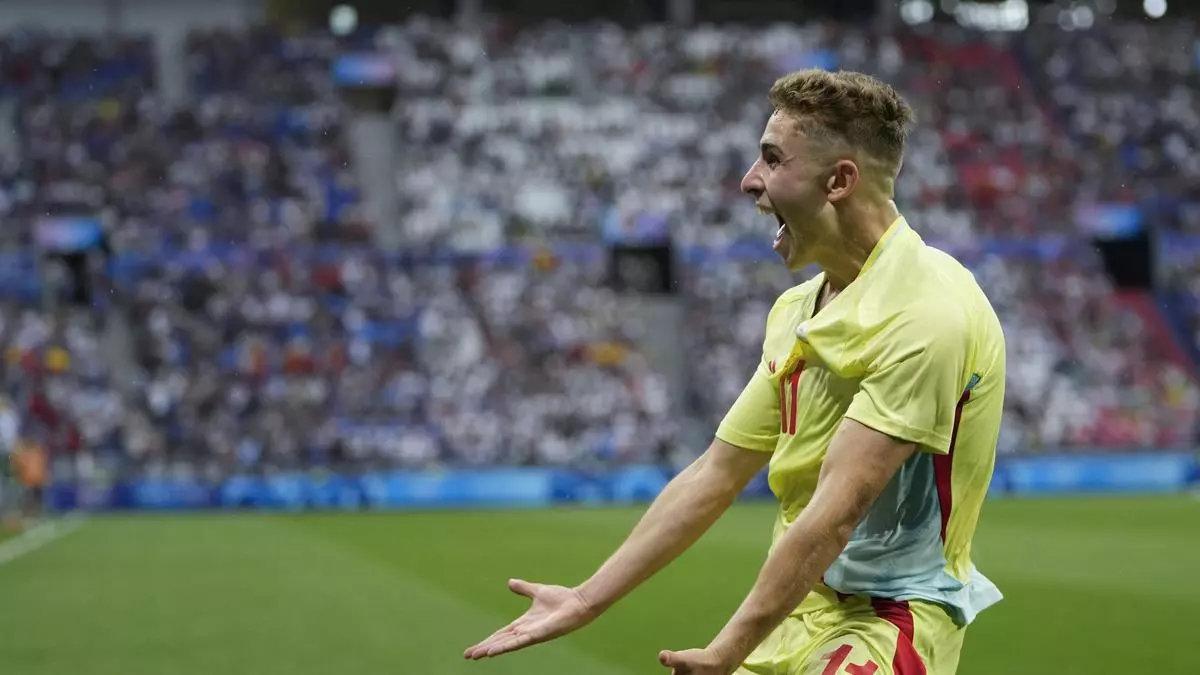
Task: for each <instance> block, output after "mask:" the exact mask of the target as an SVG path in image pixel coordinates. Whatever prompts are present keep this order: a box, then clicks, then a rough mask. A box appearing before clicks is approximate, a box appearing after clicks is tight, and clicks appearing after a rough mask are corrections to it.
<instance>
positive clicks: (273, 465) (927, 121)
mask: <svg viewBox="0 0 1200 675" xmlns="http://www.w3.org/2000/svg"><path fill="white" fill-rule="evenodd" d="M1128 31H1134V32H1136V30H1135V29H1133V28H1126V27H1116V28H1106V29H1103V30H1101V29H1097V30H1094V31H1091V32H1088V33H1087V34H1083V33H1080V34H1077V35H1075V34H1070V35H1066V36H1065V37H1062V39H1061V41H1060V40H1059V39H1058V37H1056V36H1062V35H1063V34H1060V33H1058V32H1053V33H1051V32H1047V31H1046V30H1043V29H1036V30H1031V31H1028V32H1027V33H1025V34H1022V35H1021V36H1017V37H1004V38H997V37H990V36H982V35H980V34H977V33H967V32H965V31H962V30H961V29H958V28H953V27H946V26H937V27H936V28H930V27H925V28H923V29H903V30H901V31H898V32H895V33H880V32H877V31H876V30H875V29H872V28H860V27H850V26H837V25H818V24H814V25H809V26H774V27H770V28H766V29H762V28H750V27H739V26H720V27H712V26H706V27H698V28H693V29H686V30H684V29H678V28H668V27H663V26H646V27H640V28H632V29H626V28H620V27H617V26H614V25H608V24H588V25H578V26H567V25H561V24H554V23H546V24H542V25H539V26H533V27H525V28H522V29H519V30H518V29H516V28H514V27H513V26H511V25H509V24H507V23H505V22H502V21H496V22H488V23H485V24H482V25H481V26H478V27H475V28H463V27H460V26H454V25H451V24H448V23H443V22H437V21H431V20H426V19H414V20H411V21H410V22H408V23H406V24H404V25H402V26H398V27H392V28H388V29H383V30H380V31H378V32H377V33H374V34H373V35H372V36H370V42H371V43H372V44H373V45H374V46H375V47H376V48H377V49H379V50H383V51H385V52H386V53H387V54H390V55H391V56H392V57H393V61H394V63H395V64H396V67H397V77H398V81H399V95H398V96H397V104H396V106H395V108H394V111H393V120H394V123H395V125H396V128H397V131H398V139H399V142H400V144H401V149H400V151H399V152H398V153H397V157H398V167H397V173H396V176H395V180H394V188H395V191H396V195H397V197H398V203H399V207H400V209H399V213H400V214H401V223H400V227H401V231H402V233H403V241H404V247H403V248H402V249H401V250H400V251H398V252H390V253H384V252H381V251H380V250H378V248H377V247H374V246H372V245H371V244H370V242H371V237H372V234H373V232H372V226H371V224H368V223H367V222H365V219H364V216H363V207H362V201H363V196H362V194H361V189H360V186H358V185H357V184H356V183H355V178H354V176H355V174H354V172H353V166H352V159H351V158H352V155H353V153H352V152H351V151H350V147H349V146H348V143H349V140H348V138H347V134H346V131H345V130H346V126H347V124H348V122H349V115H350V114H351V113H350V112H349V111H348V110H347V109H346V107H345V105H344V104H343V103H342V102H341V101H340V99H339V95H338V92H337V90H336V87H335V85H334V83H333V81H332V79H331V77H330V63H331V60H332V59H333V58H335V57H336V55H337V54H338V53H339V50H340V49H341V47H340V46H339V43H338V41H337V40H335V39H333V38H331V37H328V36H321V35H304V36H299V37H295V36H284V35H281V34H279V33H277V32H273V31H268V30H247V31H242V32H237V33H229V32H206V33H194V34H192V35H191V37H190V38H189V40H188V42H187V46H186V50H185V53H186V59H187V61H186V64H185V66H186V67H185V70H186V72H187V73H188V77H189V83H188V92H189V93H188V99H187V101H186V102H184V103H183V104H178V105H169V104H167V103H165V102H164V101H163V100H162V99H161V98H160V97H159V96H158V95H157V93H156V89H155V86H154V81H153V79H154V73H155V68H154V67H153V65H154V60H153V58H154V57H153V51H152V49H150V47H149V43H148V42H147V41H145V40H140V39H117V38H103V39H101V38H95V39H80V38H67V37H62V36H55V35H48V34H36V33H20V34H9V35H5V36H3V38H2V39H0V64H2V66H0V78H2V81H0V92H3V104H2V105H0V112H3V115H2V116H3V117H4V119H2V120H0V131H3V132H4V133H2V134H0V136H8V137H9V138H10V139H15V140H10V141H8V142H9V143H10V144H11V145H12V147H11V148H9V149H10V150H11V151H10V152H0V218H3V219H4V222H5V226H4V227H3V228H0V255H3V256H6V258H5V260H9V259H12V260H14V261H18V262H20V264H21V265H22V267H20V269H28V270H35V271H34V272H33V274H35V275H43V276H53V275H54V274H60V273H61V266H60V265H59V264H58V263H57V262H54V261H50V262H47V259H41V262H37V261H38V260H39V259H38V257H37V255H36V254H35V253H34V251H35V250H36V247H35V245H34V242H35V240H36V239H37V237H38V231H39V227H42V226H43V219H44V217H45V216H46V215H47V214H56V215H57V214H87V215H88V216H89V217H93V216H94V217H95V219H96V220H97V221H98V224H99V228H100V231H101V232H102V237H103V244H102V249H103V251H104V252H105V253H104V257H103V259H102V260H101V261H100V262H99V263H95V264H92V265H90V266H89V267H87V268H86V273H87V274H89V275H91V279H92V282H93V283H92V284H91V285H90V288H91V295H92V297H91V298H90V305H89V306H87V307H79V306H73V305H72V304H71V303H69V302H57V301H56V300H57V299H58V298H55V297H50V296H53V295H54V293H52V292H50V293H48V292H46V291H45V289H39V288H37V287H36V286H37V285H36V284H35V285H34V286H32V287H31V286H30V285H29V284H22V283H18V282H19V281H21V279H20V278H16V277H20V276H21V274H19V273H14V272H12V270H17V269H18V267H15V266H9V271H8V272H6V273H5V274H7V275H8V276H5V279H6V280H7V279H10V278H12V281H13V283H11V284H10V283H5V284H3V287H4V291H3V293H2V294H0V295H2V296H3V299H2V300H0V349H2V350H3V364H2V366H3V371H2V373H0V374H2V375H3V377H2V384H3V390H2V391H0V444H3V447H0V452H12V451H14V450H15V449H16V448H17V447H18V446H21V447H22V448H25V447H27V446H30V445H31V444H32V446H35V447H37V448H41V449H42V451H43V452H45V453H47V454H48V455H50V456H51V457H52V458H53V459H54V460H55V464H54V466H55V469H56V471H64V472H70V471H74V472H76V473H77V474H78V475H82V476H85V477H87V476H103V475H109V474H126V473H128V472H136V473H139V474H142V475H158V474H172V473H179V472H182V473H195V472H199V473H202V474H203V475H210V476H219V475H228V474H229V473H234V472H242V471H258V470H272V469H295V468H305V467H312V466H327V467H331V468H363V467H374V468H382V467H406V468H424V467H435V466H445V465H472V466H475V465H495V464H510V465H521V464H537V465H571V466H593V465H594V466H603V465H608V464H612V463H626V462H661V461H665V460H666V459H668V458H670V457H674V456H677V454H676V453H679V452H681V446H682V444H683V438H685V437H687V434H686V433H685V429H684V428H683V427H684V426H685V424H686V416H685V415H680V414H679V412H684V413H687V414H695V415H697V416H698V417H699V418H700V424H701V425H702V426H704V428H705V429H707V430H708V431H711V428H712V426H713V425H714V424H715V422H716V421H717V420H719V418H720V416H721V415H722V414H723V413H724V412H725V410H726V409H727V407H728V405H729V403H730V402H731V401H732V400H733V398H734V397H736V395H737V394H738V392H739V391H740V390H741V387H742V386H743V384H744V382H745V379H746V377H748V375H749V373H750V372H751V370H752V369H753V367H754V364H755V363H756V361H757V358H758V351H759V349H760V346H761V340H762V331H763V321H764V317H765V315H766V312H767V310H768V309H769V307H770V305H771V303H772V302H773V300H774V298H775V297H776V295H777V294H778V293H779V292H781V291H782V290H783V289H785V288H787V287H788V286H791V285H793V284H794V283H796V282H797V281H798V279H797V278H796V277H794V276H792V275H789V274H788V273H787V272H786V271H785V270H783V269H782V267H781V266H780V265H778V264H777V263H776V262H775V261H774V260H773V259H772V257H771V254H770V252H769V250H768V249H767V246H768V244H767V242H768V240H769V237H770V236H771V234H772V233H773V231H774V229H775V224H774V221H773V220H770V219H768V218H766V217H764V216H761V215H758V214H756V213H755V212H754V210H753V208H752V204H751V200H749V199H748V198H746V197H745V196H743V195H741V194H740V193H739V192H738V182H739V180H740V178H741V176H742V173H743V172H744V170H745V169H746V167H747V166H748V164H749V163H750V161H751V160H752V158H753V155H754V153H755V151H756V150H755V148H756V139H757V138H758V136H759V134H760V132H761V128H762V124H763V122H764V120H765V117H766V113H767V112H768V111H767V109H766V100H765V91H766V90H767V88H768V87H769V86H770V83H771V82H772V81H773V79H774V77H775V76H776V75H777V74H780V73H782V72H786V71H788V70H793V69H796V68H801V67H808V66H819V67H841V68H848V69H855V70H863V71H866V72H871V73H875V74H877V75H879V76H881V77H883V78H884V79H886V80H888V81H889V82H892V83H894V84H895V85H896V86H897V87H898V88H899V89H900V90H901V91H902V92H903V93H904V94H905V95H906V96H907V97H908V98H909V99H910V101H911V102H912V103H913V104H914V107H915V108H916V110H917V114H918V118H919V121H920V126H919V127H918V129H917V130H916V131H915V132H914V134H913V135H912V137H911V138H910V143H909V149H908V152H907V156H906V161H905V168H904V171H903V173H902V174H901V179H900V181H899V184H898V186H897V202H898V203H899V204H900V206H901V209H902V210H903V211H904V213H905V214H906V216H907V217H908V220H909V222H910V223H912V224H913V225H914V226H915V227H916V229H917V230H918V231H919V232H921V233H922V235H923V236H925V237H926V239H927V240H929V241H931V242H933V243H935V244H938V245H941V246H945V247H947V248H948V249H950V250H952V251H954V252H955V253H957V254H959V255H960V257H962V258H963V259H964V260H965V261H967V262H968V263H969V265H970V266H971V267H972V269H974V270H975V272H976V275H977V277H978V278H979V279H980V282H981V285H982V286H983V287H984V289H985V290H986V291H987V292H988V294H989V296H990V297H991V299H992V301H993V303H994V305H995V306H996V309H997V311H998V313H999V314H1000V316H1001V320H1002V322H1003V323H1004V326H1005V332H1006V336H1007V339H1008V345H1009V364H1010V366H1009V368H1010V377H1009V383H1008V411H1007V414H1006V419H1005V428H1004V431H1003V435H1002V439H1001V444H1002V447H1001V450H1002V451H1005V452H1018V451H1036V450H1039V449H1042V448H1054V447H1060V446H1074V447H1106V448H1119V447H1133V446H1156V447H1175V446H1181V445H1188V444H1193V443H1194V442H1195V441H1196V438H1197V432H1198V429H1200V426H1198V421H1200V420H1198V416H1197V411H1198V410H1200V395H1198V393H1197V386H1196V381H1195V373H1194V371H1193V370H1191V369H1190V368H1189V366H1188V364H1185V363H1180V362H1179V361H1178V360H1173V359H1170V358H1167V357H1166V356H1164V351H1163V350H1161V349H1159V348H1158V347H1159V345H1158V343H1157V342H1156V339H1157V338H1156V336H1155V332H1154V330H1152V328H1153V327H1152V326H1148V325H1147V319H1146V317H1145V316H1144V315H1143V314H1140V313H1138V312H1136V311H1133V309H1131V308H1130V307H1129V306H1128V305H1127V303H1123V302H1121V301H1120V299H1119V298H1118V296H1117V294H1116V293H1114V290H1113V288H1112V287H1111V285H1110V284H1109V282H1108V280H1107V278H1106V276H1105V274H1104V272H1103V270H1102V269H1101V268H1100V266H1099V264H1098V262H1097V260H1096V259H1095V255H1094V253H1093V252H1091V251H1090V250H1089V249H1087V248H1086V247H1083V246H1071V247H1068V248H1067V250H1063V251H1057V252H1055V253H1053V254H1049V255H1034V256H1030V255H1012V254H1001V253H997V252H996V250H994V249H996V247H995V246H993V247H991V248H989V247H987V246H984V243H986V242H993V243H994V242H1001V243H1003V242H1005V241H1009V242H1011V241H1018V240H1024V239H1030V238H1036V237H1043V236H1046V235H1053V236H1061V237H1063V238H1065V239H1066V240H1082V239H1081V238H1080V237H1081V234H1080V232H1081V231H1080V227H1081V224H1080V223H1079V222H1078V221H1079V218H1078V213H1079V212H1080V210H1081V209H1084V210H1086V208H1087V207H1089V206H1091V205H1092V204H1093V203H1100V202H1103V203H1111V202H1120V203H1125V204H1131V205H1135V206H1136V207H1137V208H1138V209H1140V210H1141V212H1142V213H1144V214H1146V218H1147V219H1153V222H1154V223H1156V224H1159V225H1161V226H1163V227H1169V228H1173V229H1175V230H1179V231H1183V232H1197V231H1200V229H1198V227H1200V226H1198V225H1197V223H1196V222H1193V221H1195V220H1196V217H1195V216H1196V213H1200V210H1198V209H1197V208H1196V204H1197V203H1200V193H1197V192H1196V191H1195V190H1196V185H1198V184H1200V183H1197V181H1196V178H1200V176H1198V175H1194V174H1197V173H1200V169H1198V167H1197V166H1194V165H1195V163H1196V159H1195V157H1196V156H1197V154H1196V153H1195V152H1194V150H1195V149H1196V144H1197V134H1198V133H1200V120H1197V119H1195V117H1196V114H1197V113H1196V111H1197V110H1198V109H1200V107H1198V106H1196V105H1193V103H1195V101H1194V98H1195V93H1194V92H1195V91H1197V89H1196V86H1195V85H1196V81H1195V80H1196V73H1197V69H1196V64H1195V63H1194V61H1188V60H1187V59H1182V60H1181V57H1179V55H1178V54H1176V53H1175V51H1174V48H1173V47H1172V46H1171V45H1176V43H1179V44H1183V43H1187V44H1193V43H1194V41H1195V35H1194V32H1186V31H1181V30H1176V29H1172V30H1170V31H1164V32H1163V33H1161V34H1155V35H1154V38H1155V39H1148V38H1147V39H1142V38H1146V36H1140V37H1139V36H1138V35H1133V34H1129V35H1127V34H1126V33H1127V32H1128ZM1134 37H1137V38H1138V39H1137V40H1133V39H1132V38H1134ZM1188 40H1191V41H1192V42H1187V41H1188ZM1189 53H1190V52H1189ZM1130 83H1132V84H1134V85H1136V86H1135V87H1132V88H1131V87H1130V86H1127V85H1129V84H1130ZM1122 84H1124V85H1126V86H1122ZM1135 89H1136V91H1135ZM1093 91H1095V92H1097V95H1096V96H1095V97H1094V98H1093V97H1090V94H1091V93H1092V92H1093ZM1081 92H1087V95H1084V94H1083V93H1081ZM1160 178H1161V179H1162V180H1159V179H1160ZM1118 186H1119V187H1118ZM1167 211H1170V213H1171V214H1172V215H1171V216H1170V217H1166V216H1161V213H1166V212H1167ZM1193 212H1195V213H1193ZM1160 216H1161V217H1160ZM376 226H378V224H376ZM1084 229H1086V226H1084ZM665 237H670V238H671V239H672V240H673V242H674V243H675V245H676V247H677V249H678V250H680V251H686V252H688V254H687V255H685V256H683V257H682V260H683V261H684V264H682V265H681V268H682V269H681V271H680V273H679V276H680V286H679V289H678V291H679V293H680V295H681V301H682V303H683V305H684V307H685V311H686V317H687V319H686V321H687V328H688V329H687V330H686V331H684V335H685V336H686V344H684V345H683V349H684V350H685V354H686V357H687V359H688V361H689V362H693V363H696V362H703V363H705V364H706V367H705V368H689V369H688V380H687V382H686V391H685V396H684V397H683V399H682V400H679V401H676V400H673V393H674V392H673V391H672V387H671V384H670V382H669V381H668V379H667V378H666V377H665V375H664V374H663V373H662V372H660V371H659V370H658V369H657V367H656V366H655V365H654V364H652V363H651V362H650V359H648V358H647V356H646V355H645V354H643V353H642V352H640V351H639V349H638V347H637V340H636V336H635V332H636V330H637V327H636V326H631V325H630V322H629V319H628V317H626V316H625V315H624V313H623V312H622V311H621V305H620V301H619V298H618V297H617V296H616V295H615V294H614V293H613V292H612V291H610V290H607V289H606V287H605V283H604V282H605V275H606V259H605V257H604V254H603V248H602V246H601V245H600V243H601V242H603V241H647V240H656V239H662V238H665ZM738 247H741V248H738ZM734 250H740V251H743V252H746V251H749V252H750V253H749V254H746V255H731V254H730V251H734ZM755 252H757V253H755ZM764 253H765V255H764ZM31 259H33V261H32V262H31ZM15 264H16V263H14V265H15ZM56 270H58V271H57V272H56ZM24 276H25V277H28V276H29V274H28V273H25V274H24ZM51 285H52V284H51ZM1198 325H1200V324H1198ZM700 449H701V448H686V449H684V450H683V452H685V453H693V454H694V453H695V452H698V451H699V450H700Z"/></svg>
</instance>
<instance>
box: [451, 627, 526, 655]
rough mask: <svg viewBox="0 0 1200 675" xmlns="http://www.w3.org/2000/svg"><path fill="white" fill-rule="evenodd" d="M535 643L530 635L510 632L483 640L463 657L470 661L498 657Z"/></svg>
mask: <svg viewBox="0 0 1200 675" xmlns="http://www.w3.org/2000/svg"><path fill="white" fill-rule="evenodd" d="M535 641H536V640H535V638H534V636H533V635H530V634H529V633H518V632H515V631H510V632H507V633H503V634H500V635H496V636H494V637H491V638H488V639H487V640H484V641H483V642H481V643H479V644H478V645H476V646H475V647H472V648H471V649H469V650H467V652H466V653H465V654H463V656H464V657H465V658H468V659H471V660H478V659H482V658H485V657H489V656H499V655H501V654H507V653H508V652H515V651H517V650H518V649H522V648H524V647H528V646H529V645H531V644H533V643H534V642H535Z"/></svg>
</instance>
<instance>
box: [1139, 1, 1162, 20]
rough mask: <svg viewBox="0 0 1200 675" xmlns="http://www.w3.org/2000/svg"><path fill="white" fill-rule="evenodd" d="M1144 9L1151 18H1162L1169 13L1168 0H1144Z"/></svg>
mask: <svg viewBox="0 0 1200 675" xmlns="http://www.w3.org/2000/svg"><path fill="white" fill-rule="evenodd" d="M1142 9H1143V10H1144V11H1145V12H1146V16H1148V17H1150V18H1151V19H1161V18H1162V17H1163V15H1164V14H1166V13H1167V0H1143V1H1142Z"/></svg>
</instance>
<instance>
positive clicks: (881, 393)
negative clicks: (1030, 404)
mask: <svg viewBox="0 0 1200 675" xmlns="http://www.w3.org/2000/svg"><path fill="white" fill-rule="evenodd" d="M824 282H825V275H824V273H821V274H818V275H817V276H816V277H814V278H812V279H810V280H809V281H807V282H805V283H803V284H800V285H799V286H796V287H794V288H792V289H789V290H788V291H786V292H784V293H783V295H781V296H780V297H779V299H778V300H777V301H776V303H775V305H774V307H772V309H771V311H770V313H769V314H768V315H767V331H766V338H765V340H764V341H763V353H762V359H761V361H760V363H759V364H758V367H757V368H756V369H755V371H754V374H753V376H752V377H751V378H750V382H749V383H748V384H747V385H746V387H745V389H744V390H743V392H742V394H741V395H740V396H739V397H738V399H737V401H736V402H735V403H734V404H733V406H732V408H731V409H730V410H729V412H728V414H727V415H726V416H725V418H724V420H722V422H721V424H720V426H719V427H718V429H717V433H716V435H717V437H718V438H720V439H721V440H723V441H726V442H728V443H730V444H732V445H736V446H739V447H742V448H747V449H750V450H759V451H764V452H771V453H774V454H773V455H772V457H771V462H770V473H769V483H770V486H771V490H772V491H773V492H774V493H775V496H776V497H777V498H778V499H779V503H780V509H779V515H778V518H777V520H776V525H775V534H774V539H775V540H776V541H777V540H778V539H779V537H780V535H781V534H782V533H783V531H784V530H785V529H786V528H787V526H788V525H789V524H791V523H792V522H793V521H794V520H795V519H796V517H797V515H798V514H799V513H800V511H801V510H802V509H803V508H804V507H805V505H807V504H808V501H809V499H810V498H811V497H812V494H813V490H814V489H815V487H816V483H817V476H818V473H819V472H820V468H821V462H822V460H823V459H824V457H825V452H826V450H827V449H828V447H829V443H830V440H831V439H832V437H833V434H834V431H835V430H836V429H837V427H838V425H839V424H840V423H841V421H842V418H843V417H849V418H851V419H854V420H857V421H859V422H861V423H863V424H865V425H867V426H869V427H871V428H873V429H876V430H878V431H881V432H884V433H886V434H888V435H890V436H893V437H895V438H899V439H903V440H907V441H912V442H913V443H916V444H917V446H918V450H919V451H918V452H916V453H914V455H913V456H912V457H911V458H910V459H909V460H908V461H907V462H905V464H904V465H903V466H902V467H901V469H900V471H899V472H897V474H896V476H895V477H894V478H893V479H892V481H891V483H890V484H889V485H888V486H887V487H886V488H885V490H884V492H883V494H881V495H880V497H879V499H878V500H877V501H876V502H875V504H874V505H873V506H872V508H871V510H870V511H869V512H868V514H867V516H866V517H865V518H864V520H863V521H862V523H861V524H860V525H859V526H858V528H857V529H856V530H855V532H854V534H853V536H852V537H851V540H850V543H849V545H848V546H847V547H846V550H845V551H843V552H842V554H841V556H839V558H838V560H837V561H836V562H835V563H834V564H833V565H832V566H830V568H829V570H828V571H827V572H826V573H825V577H824V579H823V582H824V583H823V584H822V585H820V586H818V588H817V589H816V590H815V591H814V593H813V594H812V595H810V596H809V598H807V599H806V600H805V601H804V603H802V604H801V606H800V607H799V608H798V609H797V612H804V611H808V610H811V609H819V608H822V607H826V606H828V605H829V603H831V602H835V601H836V595H835V593H834V591H836V592H840V593H843V594H857V595H869V596H872V597H881V598H890V599H893V600H912V599H924V600H931V601H934V602H939V603H942V604H943V605H945V606H946V607H948V608H949V609H950V610H951V612H952V614H953V615H954V616H955V618H956V620H957V621H959V622H960V623H962V624H966V623H969V622H970V621H971V620H972V619H973V618H974V617H975V615H976V614H977V613H978V612H979V611H980V610H982V609H984V608H985V607H987V606H988V605H991V604H993V603H995V602H996V601H998V600H999V599H1000V597H1001V596H1000V593H999V591H998V590H997V589H996V587H995V586H994V585H993V584H992V583H991V582H990V581H988V580H987V578H985V577H984V576H983V575H982V574H980V573H978V572H977V571H976V570H975V568H974V565H973V564H972V563H971V559H970V552H971V538H972V536H973V535H974V532H975V526H976V523H977V521H978V518H979V511H980V508H981V506H982V503H983V499H984V496H985V495H986V493H987V488H988V484H989V482H990V480H991V475H992V469H993V466H994V464H995V456H996V440H997V437H998V436H999V431H1000V416H1001V412H1002V410H1003V399H1004V367H1005V364H1004V336H1003V334H1002V332H1001V329H1000V322H999V320H998V319H997V318H996V314H995V312H994V311H993V310H992V307H991V304H990V303H989V302H988V300H987V297H986V296H985V295H984V293H983V291H982V290H981V289H980V288H979V285H978V284H977V283H976V282H975V278H974V276H973V275H972V274H971V272H970V271H969V270H967V269H966V268H965V267H963V266H962V265H961V264H959V263H958V262H957V261H956V260H954V258H952V257H951V256H949V255H947V254H946V253H944V252H942V251H939V250H938V249H935V248H932V247H930V246H927V245H926V244H925V242H924V241H923V240H922V239H921V237H920V236H919V235H918V234H917V233H916V232H914V231H913V230H912V229H911V228H910V227H909V226H908V224H907V223H906V222H905V221H904V219H903V218H898V219H897V220H896V221H895V222H894V223H892V225H891V226H890V227H889V228H888V230H887V232H886V233H885V234H884V236H883V238H882V239H880V241H879V243H878V244H877V245H876V246H875V249H874V250H873V251H872V252H871V254H870V256H869V257H868V258H867V261H866V263H865V264H864V265H863V268H862V270H861V271H860V273H859V275H858V277H857V278H855V279H854V281H853V282H851V283H850V284H849V285H848V286H847V287H846V288H845V289H843V290H842V292H841V293H839V294H838V295H837V296H836V297H834V298H833V300H832V301H830V302H829V303H828V304H827V305H826V306H825V307H824V308H822V309H821V310H820V311H819V312H816V313H815V314H814V308H815V306H816V303H817V299H818V296H819V295H820V290H821V288H822V286H823V284H824Z"/></svg>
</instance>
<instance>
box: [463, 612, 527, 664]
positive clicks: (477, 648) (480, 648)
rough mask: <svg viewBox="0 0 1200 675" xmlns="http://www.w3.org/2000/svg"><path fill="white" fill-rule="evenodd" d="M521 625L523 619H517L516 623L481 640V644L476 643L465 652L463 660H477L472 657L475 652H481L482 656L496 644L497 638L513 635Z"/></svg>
mask: <svg viewBox="0 0 1200 675" xmlns="http://www.w3.org/2000/svg"><path fill="white" fill-rule="evenodd" d="M520 623H521V619H520V618H517V619H516V620H515V621H513V622H512V623H510V624H508V625H507V626H505V627H503V628H501V629H500V630H497V631H496V632H494V633H492V634H491V635H489V636H487V637H485V638H484V639H482V640H480V641H479V642H476V643H475V644H474V645H471V646H470V647H467V648H466V650H464V651H463V658H467V659H470V658H475V657H473V656H472V654H473V653H474V652H479V653H481V654H482V653H483V652H484V651H487V647H489V646H491V644H492V643H494V642H495V641H496V639H497V638H499V637H501V636H505V635H506V634H509V633H512V632H513V631H514V630H516V628H517V626H518V624H520Z"/></svg>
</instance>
